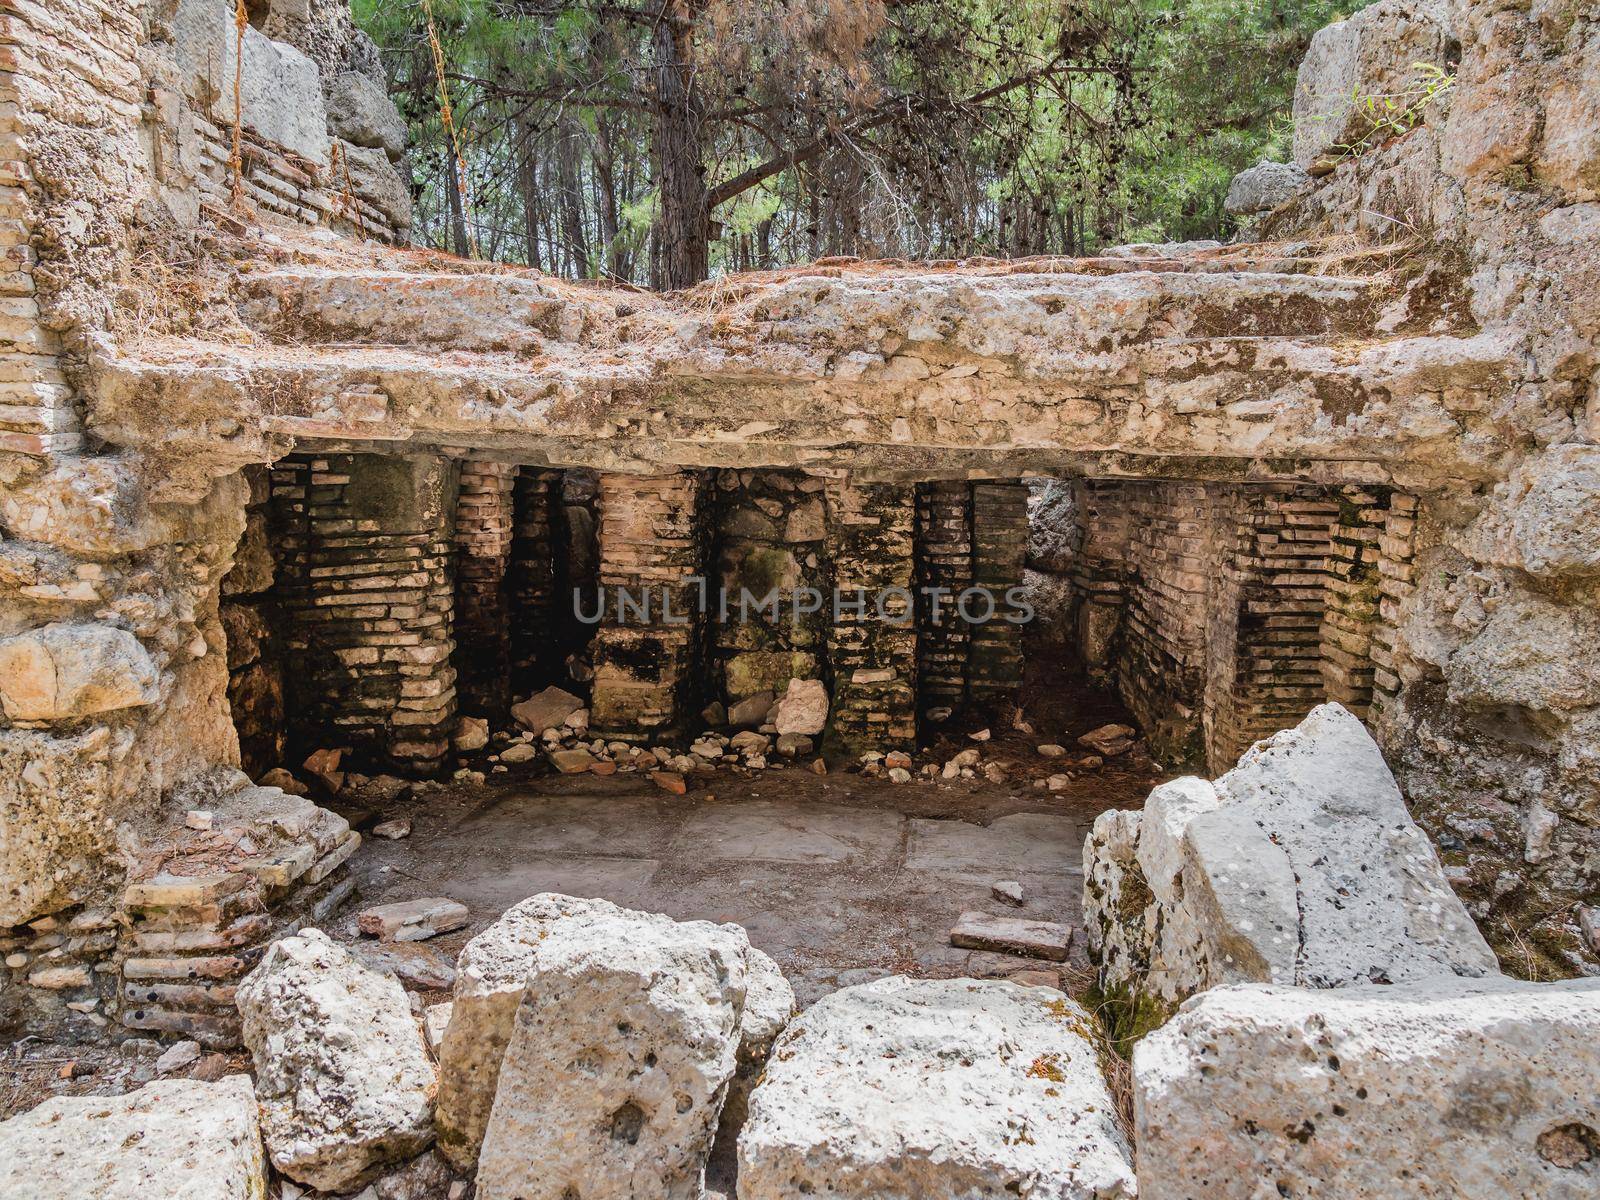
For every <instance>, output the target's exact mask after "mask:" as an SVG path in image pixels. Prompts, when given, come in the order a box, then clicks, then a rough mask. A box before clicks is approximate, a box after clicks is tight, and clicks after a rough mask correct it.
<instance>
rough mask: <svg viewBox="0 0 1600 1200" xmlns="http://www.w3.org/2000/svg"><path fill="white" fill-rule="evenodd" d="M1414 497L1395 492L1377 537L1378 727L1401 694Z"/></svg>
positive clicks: (1412, 580) (1412, 577)
mask: <svg viewBox="0 0 1600 1200" xmlns="http://www.w3.org/2000/svg"><path fill="white" fill-rule="evenodd" d="M1417 510H1418V501H1417V497H1415V496H1411V495H1407V494H1405V493H1404V492H1395V493H1394V494H1392V495H1391V496H1390V497H1389V508H1388V511H1387V512H1386V513H1385V514H1384V520H1383V533H1382V535H1381V536H1380V537H1379V538H1378V616H1377V620H1376V621H1375V622H1374V624H1373V630H1372V668H1373V670H1372V710H1371V712H1372V716H1373V717H1374V719H1375V720H1374V724H1375V725H1377V726H1381V725H1382V722H1383V718H1384V716H1385V715H1386V710H1387V709H1388V707H1389V705H1390V704H1392V703H1393V702H1394V698H1395V697H1396V696H1397V695H1398V694H1399V691H1400V676H1399V671H1398V668H1397V666H1396V664H1395V658H1394V644H1395V629H1396V627H1397V626H1398V625H1399V623H1400V618H1401V614H1402V612H1403V610H1404V608H1405V605H1406V603H1407V601H1409V600H1410V599H1411V595H1412V593H1413V592H1415V591H1416V588H1417V584H1416V568H1415V566H1414V565H1413V562H1412V559H1413V557H1414V555H1415V551H1416V526H1417Z"/></svg>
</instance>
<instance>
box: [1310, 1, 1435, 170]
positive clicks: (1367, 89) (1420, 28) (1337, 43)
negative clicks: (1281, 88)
mask: <svg viewBox="0 0 1600 1200" xmlns="http://www.w3.org/2000/svg"><path fill="white" fill-rule="evenodd" d="M1451 41H1452V39H1451V34H1450V25H1449V3H1448V0H1381V2H1380V3H1378V4H1374V5H1373V6H1372V7H1371V8H1364V9H1362V10H1361V11H1360V12H1358V13H1356V15H1355V16H1353V17H1350V18H1348V19H1347V20H1344V21H1336V22H1334V23H1333V24H1332V25H1329V26H1326V27H1325V28H1323V29H1319V30H1318V31H1317V33H1316V35H1315V36H1314V37H1313V38H1312V39H1311V46H1310V48H1309V49H1308V50H1307V51H1306V57H1305V61H1304V62H1302V63H1301V64H1300V74H1299V76H1298V77H1297V79H1296V82H1295V94H1294V160H1295V162H1297V163H1299V164H1300V165H1301V166H1303V167H1309V166H1311V165H1312V164H1313V163H1315V162H1316V161H1317V159H1319V158H1320V157H1322V156H1323V155H1324V154H1328V153H1330V152H1333V153H1339V152H1341V151H1342V149H1343V148H1344V147H1349V146H1354V145H1356V144H1357V143H1359V142H1361V141H1362V139H1364V138H1366V137H1368V135H1370V134H1371V133H1372V132H1373V122H1372V120H1371V119H1370V117H1368V116H1367V115H1366V101H1367V99H1368V98H1369V97H1371V98H1375V99H1376V100H1377V102H1378V104H1379V105H1380V106H1381V105H1382V103H1383V98H1385V97H1392V98H1396V99H1397V100H1399V102H1400V103H1402V104H1409V103H1413V102H1414V98H1413V100H1410V101H1408V100H1405V99H1401V98H1402V97H1404V96H1406V94H1407V93H1408V92H1414V91H1415V90H1416V88H1417V85H1418V69H1417V64H1419V63H1431V64H1433V65H1435V66H1439V67H1443V66H1444V65H1445V61H1446V58H1447V56H1448V54H1449V52H1450V47H1451Z"/></svg>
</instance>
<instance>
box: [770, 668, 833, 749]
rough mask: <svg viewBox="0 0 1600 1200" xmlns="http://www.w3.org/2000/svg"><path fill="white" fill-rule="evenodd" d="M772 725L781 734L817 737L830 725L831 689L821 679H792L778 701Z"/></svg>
mask: <svg viewBox="0 0 1600 1200" xmlns="http://www.w3.org/2000/svg"><path fill="white" fill-rule="evenodd" d="M772 723H773V725H774V726H776V728H777V730H778V732H779V733H780V734H784V733H803V734H805V735H807V736H808V737H814V736H815V735H817V734H819V733H821V732H822V731H823V730H824V729H825V728H827V725H828V689H827V688H826V687H824V686H823V684H822V680H820V679H791V680H790V681H789V690H788V691H786V692H785V693H784V694H783V699H782V700H780V701H778V703H777V705H776V707H775V709H774V713H773V717H772Z"/></svg>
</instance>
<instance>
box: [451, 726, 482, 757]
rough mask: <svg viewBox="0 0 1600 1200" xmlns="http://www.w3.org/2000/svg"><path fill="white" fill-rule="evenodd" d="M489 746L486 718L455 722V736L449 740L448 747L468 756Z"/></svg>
mask: <svg viewBox="0 0 1600 1200" xmlns="http://www.w3.org/2000/svg"><path fill="white" fill-rule="evenodd" d="M488 744H489V721H488V718H486V717H462V718H461V719H460V720H458V721H457V722H456V735H455V737H453V738H451V739H450V745H451V746H453V747H454V748H455V749H457V750H459V751H461V752H462V753H463V754H469V753H471V752H472V751H474V750H482V749H483V748H484V747H485V746H487V745H488Z"/></svg>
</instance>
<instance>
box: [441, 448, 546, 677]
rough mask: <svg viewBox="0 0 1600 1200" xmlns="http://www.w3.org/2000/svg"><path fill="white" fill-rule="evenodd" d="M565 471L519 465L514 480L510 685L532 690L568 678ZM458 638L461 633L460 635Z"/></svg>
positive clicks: (508, 593) (508, 585) (508, 584)
mask: <svg viewBox="0 0 1600 1200" xmlns="http://www.w3.org/2000/svg"><path fill="white" fill-rule="evenodd" d="M560 488H561V474H560V473H559V472H556V471H546V470H540V469H539V468H537V467H519V468H517V472H516V477H515V479H514V480H513V484H512V496H511V500H512V522H513V523H512V536H511V561H510V564H509V566H508V567H507V574H506V581H505V590H506V603H507V605H508V607H509V610H510V612H509V617H508V622H507V623H508V625H509V627H510V639H511V646H510V650H511V689H512V691H513V692H514V693H515V694H517V695H527V694H529V693H531V692H532V691H534V690H535V689H537V688H541V687H544V686H545V685H546V684H549V683H552V682H555V681H557V680H559V679H562V678H564V675H565V664H564V663H563V662H561V661H560V659H561V657H563V656H561V655H558V654H557V653H556V649H557V647H558V646H559V644H560V641H559V638H558V634H557V631H558V629H559V628H560V622H561V621H562V619H563V617H566V618H567V619H570V613H571V611H572V600H571V596H570V595H562V594H561V590H560V588H559V587H558V574H557V570H556V558H557V548H556V528H555V525H556V516H557V513H556V509H557V501H558V499H559V496H560ZM457 640H459V638H458V639H457Z"/></svg>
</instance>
